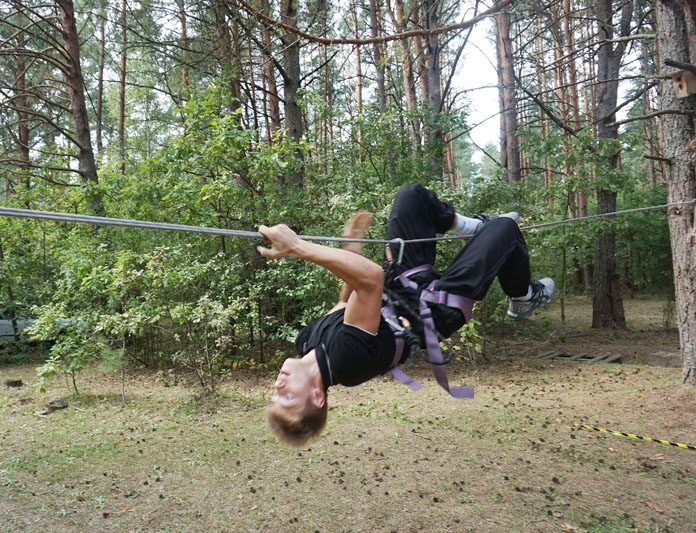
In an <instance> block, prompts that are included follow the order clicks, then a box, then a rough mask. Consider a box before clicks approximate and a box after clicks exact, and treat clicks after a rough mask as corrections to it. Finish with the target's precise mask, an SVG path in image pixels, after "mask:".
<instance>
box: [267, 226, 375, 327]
mask: <svg viewBox="0 0 696 533" xmlns="http://www.w3.org/2000/svg"><path fill="white" fill-rule="evenodd" d="M259 232H260V233H261V234H262V235H263V236H264V237H265V238H266V239H268V240H269V241H270V243H271V248H266V247H264V246H258V247H257V250H258V252H259V253H260V254H261V255H263V256H264V257H267V258H268V259H279V258H281V257H296V258H298V259H304V260H305V261H310V262H312V263H315V264H317V265H319V266H322V267H324V268H326V269H327V270H329V271H330V272H332V273H333V274H335V275H336V276H338V277H339V278H341V279H342V280H343V281H344V282H345V283H346V284H348V285H349V286H350V287H351V288H352V289H353V292H352V293H351V294H350V297H349V298H348V303H347V305H346V311H345V315H344V319H343V320H344V322H345V323H346V324H350V325H353V326H356V327H359V328H361V329H364V330H366V331H369V332H370V333H377V330H378V329H379V321H380V311H381V302H382V268H381V267H380V266H379V265H377V264H376V263H374V262H372V261H370V260H369V259H367V258H365V257H363V256H360V255H357V254H355V253H352V252H349V251H347V250H341V249H337V248H329V247H328V246H322V245H320V244H315V243H311V242H307V241H303V240H302V239H300V238H299V237H298V236H297V234H296V233H295V232H294V231H292V230H291V229H290V228H289V227H287V226H286V225H284V224H279V225H277V226H273V227H270V228H269V227H267V226H261V227H259Z"/></svg>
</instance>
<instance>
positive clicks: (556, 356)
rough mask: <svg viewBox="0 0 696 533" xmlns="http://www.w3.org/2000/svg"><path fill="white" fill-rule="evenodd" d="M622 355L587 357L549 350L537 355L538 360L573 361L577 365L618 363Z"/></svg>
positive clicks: (606, 354)
mask: <svg viewBox="0 0 696 533" xmlns="http://www.w3.org/2000/svg"><path fill="white" fill-rule="evenodd" d="M622 358H623V355H621V354H611V353H605V354H599V355H589V354H586V353H579V354H575V355H573V354H568V353H565V352H561V351H558V350H551V351H549V352H543V353H540V354H539V359H543V360H545V361H574V362H578V363H589V364H594V363H620V362H621V359H622Z"/></svg>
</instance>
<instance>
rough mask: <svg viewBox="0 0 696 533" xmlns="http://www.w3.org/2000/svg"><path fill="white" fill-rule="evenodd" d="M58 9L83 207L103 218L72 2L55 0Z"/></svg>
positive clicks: (69, 0)
mask: <svg viewBox="0 0 696 533" xmlns="http://www.w3.org/2000/svg"><path fill="white" fill-rule="evenodd" d="M56 3H57V4H58V7H59V14H60V22H61V26H62V32H63V40H64V45H65V51H66V53H67V54H68V56H69V57H70V61H69V65H68V69H67V74H66V78H67V79H66V81H67V85H68V94H69V96H70V107H71V110H72V115H73V120H74V122H75V138H76V140H77V149H78V153H77V157H78V169H79V172H80V175H81V176H82V179H83V180H84V182H85V185H86V186H87V187H88V188H89V191H88V194H87V204H88V206H89V208H90V210H91V211H92V212H93V213H95V214H96V215H103V214H104V207H103V205H102V200H101V195H100V194H99V192H98V190H97V187H98V184H99V179H98V177H97V163H96V161H95V159H94V150H93V149H92V138H91V136H90V130H89V119H88V116H87V105H86V104H85V81H84V79H83V78H82V68H81V67H80V42H79V39H78V35H77V26H76V24H75V12H74V10H73V3H72V0H56Z"/></svg>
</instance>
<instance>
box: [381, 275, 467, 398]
mask: <svg viewBox="0 0 696 533" xmlns="http://www.w3.org/2000/svg"><path fill="white" fill-rule="evenodd" d="M432 269H433V266H432V265H421V266H417V267H415V268H412V269H410V270H407V271H406V272H404V273H403V274H401V275H400V276H398V277H397V278H396V279H397V280H399V282H401V284H402V285H403V286H404V287H406V288H412V289H417V288H418V285H417V284H416V283H415V282H414V281H412V280H411V279H410V277H411V276H413V275H415V274H419V273H421V272H426V271H429V270H432ZM436 282H437V280H432V281H431V282H430V284H429V285H428V286H427V287H426V288H425V289H423V290H422V291H421V294H420V304H419V308H418V313H419V314H420V317H421V320H422V321H423V331H424V335H425V346H426V349H427V351H428V361H429V362H430V364H431V367H432V371H433V375H434V376H435V379H436V380H437V382H438V383H439V384H440V386H441V387H442V388H443V389H445V390H446V391H447V392H448V393H449V394H450V396H452V397H453V398H460V399H464V398H473V397H474V388H473V387H468V386H461V387H450V385H449V381H448V379H447V370H446V369H445V360H444V358H443V357H442V350H441V349H440V341H439V337H438V332H437V329H436V328H435V322H434V321H433V314H432V310H431V309H430V306H429V305H428V304H429V303H433V304H441V305H446V306H448V307H454V308H456V309H459V310H460V311H461V312H462V314H463V315H464V318H465V319H466V320H467V321H469V320H471V318H472V316H473V313H472V309H473V307H474V300H472V299H471V298H467V297H465V296H459V295H457V294H451V293H449V292H447V291H437V290H435V289H434V287H435V283H436ZM385 302H386V304H385V306H384V307H382V315H383V316H384V318H385V320H386V321H387V323H388V324H389V325H390V327H391V328H392V331H393V332H394V338H395V340H396V350H395V354H394V359H393V361H392V369H391V373H392V375H393V376H394V377H395V378H396V379H397V381H399V383H402V384H403V385H407V386H408V387H410V388H411V389H412V390H414V391H415V390H418V389H420V388H421V387H422V384H421V383H420V382H418V381H416V380H415V379H413V378H411V377H410V376H409V375H408V374H406V373H405V372H404V371H403V370H401V369H400V368H398V367H397V365H398V364H399V361H400V360H401V357H402V355H403V350H404V346H405V341H404V337H405V329H404V327H403V326H402V325H401V322H400V320H399V317H398V316H397V314H396V311H395V310H394V307H393V305H392V304H391V303H390V302H389V301H388V300H385Z"/></svg>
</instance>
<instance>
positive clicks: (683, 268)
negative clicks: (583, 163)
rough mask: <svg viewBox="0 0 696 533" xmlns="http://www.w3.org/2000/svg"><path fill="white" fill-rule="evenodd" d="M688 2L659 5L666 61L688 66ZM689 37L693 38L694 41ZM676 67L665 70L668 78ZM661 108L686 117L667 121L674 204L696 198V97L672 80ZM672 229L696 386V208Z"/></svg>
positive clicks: (692, 21) (690, 377)
mask: <svg viewBox="0 0 696 533" xmlns="http://www.w3.org/2000/svg"><path fill="white" fill-rule="evenodd" d="M688 10H689V7H688V5H687V3H686V2H685V1H680V0H660V1H658V2H657V24H658V32H657V35H658V39H659V46H660V51H661V54H662V57H663V58H664V59H671V60H673V61H680V62H683V63H691V64H694V63H696V38H694V36H695V35H696V9H692V10H691V13H689V11H688ZM689 36H690V37H689ZM671 70H672V69H668V68H665V69H661V74H662V75H665V74H667V75H669V74H670V73H671ZM660 107H661V108H662V109H675V110H678V111H681V112H685V113H689V112H690V113H691V115H686V114H670V115H664V116H663V117H662V122H663V125H664V137H665V139H664V145H663V146H662V153H663V155H664V157H666V158H667V159H669V160H670V162H671V164H669V165H667V166H666V169H667V178H668V179H667V183H668V187H669V192H668V197H669V202H670V203H679V202H685V201H688V200H693V199H694V198H696V125H695V122H696V119H695V118H694V112H696V95H691V96H688V97H686V98H677V97H676V95H675V93H674V86H673V85H672V80H671V79H669V78H667V79H663V80H662V83H661V101H660ZM669 230H670V240H671V243H672V262H673V265H674V285H675V297H676V308H677V323H678V326H679V342H680V348H681V353H682V379H683V382H684V384H685V385H688V386H691V387H694V386H696V301H694V294H696V206H695V205H694V204H690V205H681V206H676V207H672V208H670V211H669Z"/></svg>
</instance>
